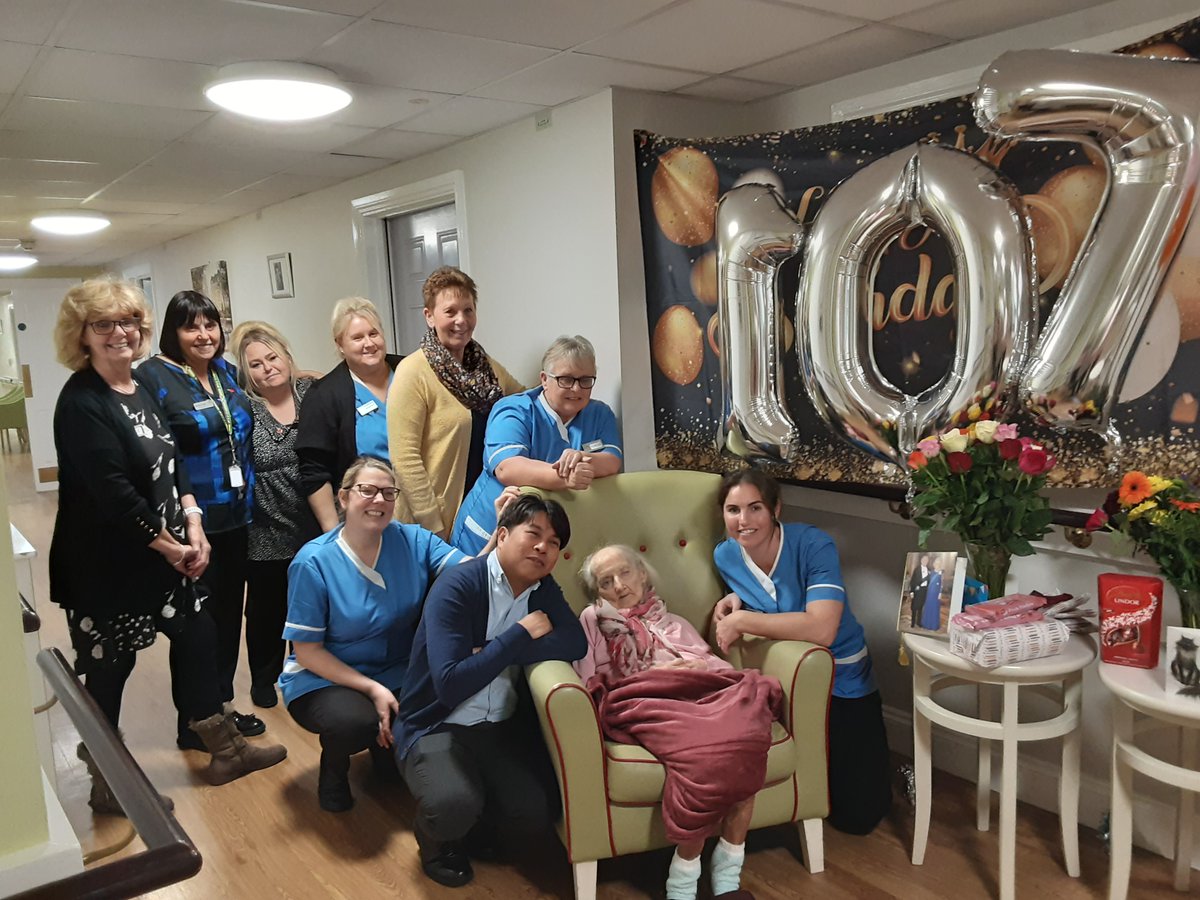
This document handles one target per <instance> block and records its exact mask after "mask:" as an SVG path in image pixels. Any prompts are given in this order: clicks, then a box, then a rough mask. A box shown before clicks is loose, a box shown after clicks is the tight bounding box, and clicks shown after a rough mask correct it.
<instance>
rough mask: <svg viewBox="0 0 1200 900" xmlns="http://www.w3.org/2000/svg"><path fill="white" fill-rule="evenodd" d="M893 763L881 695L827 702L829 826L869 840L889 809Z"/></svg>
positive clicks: (833, 699) (844, 698) (877, 693)
mask: <svg viewBox="0 0 1200 900" xmlns="http://www.w3.org/2000/svg"><path fill="white" fill-rule="evenodd" d="M890 772H891V761H890V758H889V756H888V744H887V731H886V730H885V729H884V725H883V700H882V699H881V698H880V696H879V691H873V692H872V693H870V694H867V696H865V697H854V698H847V697H831V698H830V699H829V824H830V825H832V826H833V827H834V828H836V829H837V830H838V831H844V832H846V833H847V834H869V833H870V832H871V831H873V830H874V828H875V826H876V825H878V824H879V823H880V821H881V820H882V819H883V817H884V816H886V815H887V814H888V810H889V809H891V806H892V781H891V774H890Z"/></svg>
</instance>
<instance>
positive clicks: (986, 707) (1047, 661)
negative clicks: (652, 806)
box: [904, 634, 1096, 900]
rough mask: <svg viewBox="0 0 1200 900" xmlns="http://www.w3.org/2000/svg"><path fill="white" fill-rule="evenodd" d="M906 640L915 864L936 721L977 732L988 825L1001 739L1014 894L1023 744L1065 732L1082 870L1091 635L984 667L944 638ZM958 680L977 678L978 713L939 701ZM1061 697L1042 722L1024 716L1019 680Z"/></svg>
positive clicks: (1062, 806) (1068, 814) (1066, 784)
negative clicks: (1054, 650) (1084, 707)
mask: <svg viewBox="0 0 1200 900" xmlns="http://www.w3.org/2000/svg"><path fill="white" fill-rule="evenodd" d="M904 643H905V646H907V648H908V652H909V655H910V656H911V658H912V670H913V757H914V758H913V767H914V769H915V775H916V779H915V780H916V795H917V797H916V799H917V817H916V823H915V825H914V828H913V853H912V861H913V865H915V866H919V865H921V864H922V863H923V862H924V861H925V847H926V843H927V842H928V839H929V813H930V805H931V796H930V793H931V787H932V773H931V758H930V757H931V751H932V729H931V725H932V724H933V723H935V722H936V723H937V724H938V725H941V726H942V727H944V728H948V729H950V730H951V731H956V732H958V733H960V734H967V735H971V736H972V737H976V738H979V778H978V781H977V782H976V789H975V801H976V826H977V827H978V828H979V830H980V831H987V829H988V825H989V818H990V810H991V784H992V756H991V749H992V748H991V742H992V741H999V742H1000V746H1001V755H1000V897H1001V900H1012V898H1014V897H1015V896H1016V846H1017V838H1016V833H1017V832H1016V828H1017V745H1018V744H1019V743H1020V742H1021V741H1044V740H1048V739H1050V738H1056V737H1061V738H1062V739H1063V750H1062V778H1061V779H1060V781H1059V789H1058V811H1059V820H1060V825H1061V828H1062V843H1063V857H1064V860H1065V862H1066V867H1067V874H1068V875H1070V876H1071V877H1072V878H1078V877H1079V751H1080V738H1079V732H1078V728H1079V723H1080V720H1081V698H1082V696H1083V670H1084V669H1085V668H1087V667H1088V666H1089V665H1090V664H1091V662H1092V660H1094V659H1095V658H1096V645H1095V644H1094V643H1093V641H1092V639H1091V638H1089V637H1082V636H1079V635H1073V636H1072V637H1071V640H1070V641H1069V642H1068V643H1067V646H1066V647H1065V648H1064V650H1063V652H1062V653H1060V654H1058V655H1057V656H1049V657H1045V658H1043V659H1032V660H1028V661H1027V662H1021V663H1014V664H1012V665H1007V666H997V667H996V668H994V669H984V668H981V667H979V666H977V665H975V664H974V663H972V662H969V661H967V660H965V659H963V658H962V657H960V656H955V655H954V654H953V653H951V652H950V645H949V643H947V642H946V641H944V640H938V639H936V638H927V637H921V636H919V635H912V634H906V635H905V636H904ZM956 684H974V685H976V688H977V692H978V697H979V714H978V716H969V715H964V714H962V713H959V712H955V711H954V710H951V709H947V708H946V707H944V706H942V705H940V704H939V703H938V702H937V700H936V698H935V696H934V695H935V693H936V692H937V691H939V690H941V689H942V688H946V687H950V686H952V685H956ZM990 685H998V686H999V687H1000V688H1001V694H1002V700H1001V707H1000V719H999V721H993V720H992V702H991V692H990V691H989V686H990ZM1023 687H1024V688H1026V689H1027V690H1031V691H1034V692H1036V693H1042V694H1047V695H1049V696H1052V697H1054V698H1055V699H1061V704H1062V706H1061V712H1059V713H1058V714H1057V715H1055V716H1054V717H1053V718H1050V719H1044V720H1042V721H1037V722H1021V721H1020V718H1019V717H1018V714H1017V711H1018V699H1019V691H1020V689H1021V688H1023Z"/></svg>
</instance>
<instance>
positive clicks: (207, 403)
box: [192, 397, 217, 412]
mask: <svg viewBox="0 0 1200 900" xmlns="http://www.w3.org/2000/svg"><path fill="white" fill-rule="evenodd" d="M216 406H217V404H215V403H213V400H212V398H211V397H209V398H208V399H207V400H197V401H196V402H195V403H193V404H192V409H194V410H195V411H196V412H201V411H202V410H206V409H215V408H216Z"/></svg>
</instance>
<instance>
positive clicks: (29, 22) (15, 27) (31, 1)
mask: <svg viewBox="0 0 1200 900" xmlns="http://www.w3.org/2000/svg"><path fill="white" fill-rule="evenodd" d="M70 5H71V0H0V20H3V22H4V36H5V37H6V38H7V39H8V40H10V41H22V42H24V43H26V44H41V43H43V42H44V41H45V40H46V38H48V37H50V33H51V32H52V31H53V30H54V26H55V25H56V24H58V20H59V19H60V18H61V17H62V14H63V12H64V11H65V10H66V8H67V7H68V6H70Z"/></svg>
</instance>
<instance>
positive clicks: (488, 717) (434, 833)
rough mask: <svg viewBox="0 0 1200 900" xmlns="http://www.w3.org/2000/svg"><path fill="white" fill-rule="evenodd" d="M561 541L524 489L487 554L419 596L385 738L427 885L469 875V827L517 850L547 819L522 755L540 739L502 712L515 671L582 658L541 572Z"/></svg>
mask: <svg viewBox="0 0 1200 900" xmlns="http://www.w3.org/2000/svg"><path fill="white" fill-rule="evenodd" d="M570 536H571V526H570V523H569V522H568V521H567V514H566V511H565V510H564V509H563V508H562V506H560V505H559V504H558V503H557V502H555V501H554V500H543V499H542V498H540V497H537V496H535V495H533V494H524V495H522V496H521V497H519V498H518V499H516V500H514V501H512V502H511V503H509V505H508V506H507V507H506V508H505V509H504V512H503V513H502V514H501V516H500V521H499V524H498V525H497V526H496V538H497V545H496V549H495V550H493V551H492V552H491V553H490V554H488V555H487V556H484V557H480V558H479V559H474V560H471V561H470V562H467V563H464V564H463V565H460V566H455V567H454V568H453V569H451V570H449V571H447V572H445V573H444V574H443V575H442V576H441V577H440V578H438V580H437V581H435V582H434V584H433V587H432V588H431V589H430V591H429V596H428V597H427V598H426V600H425V610H424V612H423V614H422V616H421V623H420V624H419V625H418V626H417V634H416V637H415V638H414V639H413V645H412V653H411V655H410V656H409V663H408V673H407V675H406V676H405V679H404V688H403V691H402V692H401V699H400V711H399V713H398V714H397V717H396V724H395V726H394V729H393V733H394V737H395V746H396V756H397V759H398V760H399V762H400V771H401V772H402V773H403V775H404V780H405V781H406V782H407V783H408V787H409V790H410V791H412V794H413V796H414V797H415V798H416V800H417V815H416V821H415V823H414V830H415V832H416V836H417V844H418V845H419V847H420V850H421V867H422V869H423V870H424V872H425V874H426V875H428V876H429V877H430V878H432V879H433V880H434V881H436V882H438V883H439V884H444V885H447V886H448V887H460V886H462V885H464V884H467V883H468V882H469V881H470V880H471V879H472V877H474V873H473V872H472V870H471V863H470V860H469V859H468V857H467V854H466V851H465V850H464V844H465V843H466V842H467V841H468V840H469V839H470V837H472V836H476V837H477V836H479V834H480V831H479V828H477V826H480V827H481V828H487V827H488V826H491V827H493V828H495V829H496V831H497V832H498V833H502V834H503V835H504V836H505V837H507V838H508V839H509V840H511V841H513V842H514V843H518V842H519V841H520V840H521V839H522V838H525V837H532V836H536V835H538V834H541V833H543V832H544V831H545V830H546V829H547V827H548V826H549V825H550V823H551V821H552V818H553V816H554V814H555V813H556V812H557V792H556V790H555V786H554V784H553V776H552V775H549V773H548V772H547V771H546V770H547V769H548V767H547V766H544V765H538V762H539V756H540V759H541V760H544V759H545V750H544V748H541V747H536V748H535V749H536V750H537V751H540V752H531V750H530V747H531V744H532V742H534V741H536V742H538V743H540V741H541V737H540V735H538V734H537V732H536V731H535V730H534V729H533V728H531V727H530V726H529V725H528V723H524V722H522V721H518V720H517V719H514V718H513V714H514V712H516V709H517V698H518V694H517V685H518V679H520V678H521V677H522V675H521V670H520V667H521V666H524V665H529V664H531V663H535V662H541V661H542V660H547V659H561V660H566V661H568V662H570V661H573V660H576V659H579V658H580V657H582V656H583V655H584V653H585V652H586V651H587V639H586V638H585V637H584V634H583V629H582V628H581V626H580V624H579V619H578V618H577V617H576V616H575V613H573V612H572V611H571V608H570V607H569V606H568V605H567V602H566V600H564V599H563V595H562V590H561V589H560V588H559V586H558V585H557V584H556V583H555V581H554V579H553V578H551V577H550V570H551V569H553V568H554V564H555V563H556V562H557V561H558V554H559V552H560V551H561V550H562V548H563V547H565V546H566V545H567V541H568V540H569V538H570ZM547 775H549V777H547ZM473 829H475V832H474V835H472V830H473Z"/></svg>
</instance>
